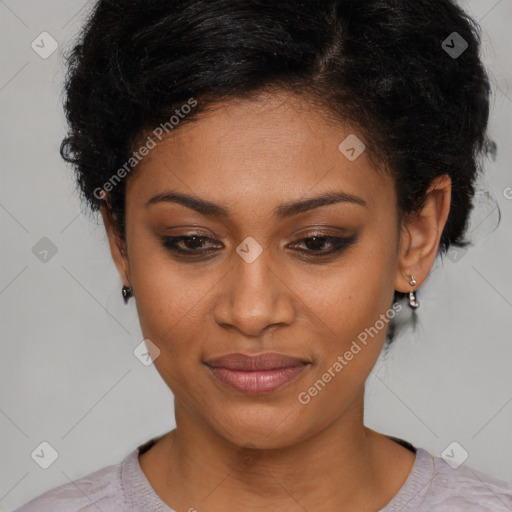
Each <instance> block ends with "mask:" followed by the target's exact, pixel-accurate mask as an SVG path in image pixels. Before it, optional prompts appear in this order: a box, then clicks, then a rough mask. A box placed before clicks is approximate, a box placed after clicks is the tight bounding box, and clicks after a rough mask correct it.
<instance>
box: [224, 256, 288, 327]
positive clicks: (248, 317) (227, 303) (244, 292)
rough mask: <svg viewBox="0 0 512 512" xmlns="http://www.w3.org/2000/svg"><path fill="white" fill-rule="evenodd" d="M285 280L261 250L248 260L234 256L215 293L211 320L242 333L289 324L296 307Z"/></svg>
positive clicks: (282, 274) (282, 273)
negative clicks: (255, 256)
mask: <svg viewBox="0 0 512 512" xmlns="http://www.w3.org/2000/svg"><path fill="white" fill-rule="evenodd" d="M288 280H289V279H288ZM286 281H287V278H286V276H285V275H284V272H279V267H278V266H277V265H276V264H275V262H274V263H273V264H272V263H271V262H270V261H269V259H268V258H267V257H266V255H265V251H263V253H262V254H261V255H260V256H259V257H258V258H257V259H256V261H254V262H252V263H247V262H246V261H244V260H243V259H242V258H238V256H237V258H236V259H235V262H234V267H233V268H232V270H231V272H230V273H229V275H228V276H227V277H226V279H225V280H224V284H223V286H222V288H221V291H220V293H219V296H218V297H217V300H216V304H215V308H214V317H215V321H216V322H217V324H218V325H220V326H222V327H224V328H231V329H237V330H239V331H240V332H241V333H243V334H244V335H246V336H261V334H262V332H263V331H264V330H265V329H267V330H272V329H273V328H275V327H277V326H287V325H291V323H292V322H293V320H294V318H295V315H296V309H295V307H294V303H295V301H294V298H293V296H294V293H293V290H292V289H291V288H290V285H289V283H286Z"/></svg>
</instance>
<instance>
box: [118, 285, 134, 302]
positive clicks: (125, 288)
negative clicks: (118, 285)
mask: <svg viewBox="0 0 512 512" xmlns="http://www.w3.org/2000/svg"><path fill="white" fill-rule="evenodd" d="M121 292H122V294H123V299H124V303H125V304H127V303H128V299H129V298H130V297H133V290H132V288H131V286H126V285H123V288H122V289H121Z"/></svg>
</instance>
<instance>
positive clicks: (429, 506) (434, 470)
mask: <svg viewBox="0 0 512 512" xmlns="http://www.w3.org/2000/svg"><path fill="white" fill-rule="evenodd" d="M417 458H418V463H417V464H416V469H417V470H418V471H416V473H415V479H416V485H415V487H416V489H415V491H416V493H415V494H416V495H415V496H410V498H411V501H410V504H409V505H413V508H411V509H409V508H406V509H405V510H415V512H418V511H421V512H423V511H428V512H441V511H443V512H445V511H447V510H449V511H450V512H463V511H464V512H466V511H467V510H478V511H479V512H510V511H512V484H510V483H508V482H505V481H503V480H499V479H497V478H493V477H491V476H489V475H486V474H484V473H482V472H480V471H477V470H476V469H473V468H472V467H471V466H469V465H466V464H463V465H460V466H458V467H456V465H455V464H452V465H453V466H454V467H452V465H449V464H448V462H446V461H445V460H444V459H443V458H441V457H438V456H435V455H432V454H431V453H429V452H427V451H426V450H424V449H422V448H418V449H417ZM411 490H412V489H411ZM405 510H404V512H405Z"/></svg>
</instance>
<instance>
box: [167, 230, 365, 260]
mask: <svg viewBox="0 0 512 512" xmlns="http://www.w3.org/2000/svg"><path fill="white" fill-rule="evenodd" d="M356 241H357V234H355V235H352V236H349V237H340V236H333V235H329V234H325V233H318V232H317V233H314V234H313V235H312V236H309V237H305V238H301V239H300V240H297V241H296V242H294V243H292V244H289V246H290V247H292V248H296V249H295V250H296V251H297V252H299V253H301V254H302V255H304V256H305V257H308V258H309V257H310V258H322V257H328V256H333V255H335V254H339V253H341V252H342V251H344V250H345V249H347V248H348V247H350V246H351V245H353V244H354V243H355V242H356ZM162 245H163V246H164V247H165V248H166V249H167V250H169V251H171V252H173V253H175V254H176V255H182V256H186V257H190V258H194V257H201V256H205V255H208V254H211V253H214V252H216V251H217V250H219V249H222V247H223V244H222V243H221V242H218V241H217V240H214V239H212V238H209V237H207V236H203V235H198V234H190V235H180V236H166V237H163V238H162ZM208 245H210V247H208ZM212 245H213V246H214V247H213V248H212ZM300 245H303V246H305V247H306V248H305V249H304V248H297V246H300ZM219 246H220V247H219ZM304 256H303V257H304Z"/></svg>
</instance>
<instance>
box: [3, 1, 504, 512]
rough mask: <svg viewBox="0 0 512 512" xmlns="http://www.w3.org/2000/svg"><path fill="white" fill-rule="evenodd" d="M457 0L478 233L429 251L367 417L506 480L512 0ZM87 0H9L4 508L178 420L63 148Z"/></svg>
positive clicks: (371, 385)
mask: <svg viewBox="0 0 512 512" xmlns="http://www.w3.org/2000/svg"><path fill="white" fill-rule="evenodd" d="M462 5H463V7H465V8H466V9H467V10H468V11H469V13H470V14H472V15H473V16H474V17H475V19H477V20H478V21H479V22H480V23H481V25H482V29H483V42H484V48H483V58H484V61H485V63H486V64H487V66H488V68H489V70H490V74H491V79H492V82H493V98H492V118H491V122H490V135H491V136H492V137H493V139H494V140H495V141H496V142H497V144H498V157H497V159H496V161H494V162H492V161H488V162H486V175H485V179H484V180H483V181H482V182H481V184H480V185H481V190H480V191H479V193H478V206H477V208H476V210H475V211H474V213H473V216H472V224H471V228H470V231H471V238H472V239H473V241H474V246H473V247H471V248H470V250H469V251H468V252H464V251H462V252H460V251H459V252H457V251H456V252H453V253H450V257H449V258H446V259H445V260H444V262H441V261H440V260H437V261H436V264H435V266H434V268H433V270H432V272H431V275H430V276H429V278H428V280H427V282H426V283H425V285H424V286H423V287H422V289H421V290H420V293H419V300H420V302H421V307H420V309H419V311H418V314H419V319H420V322H419V324H418V327H417V329H416V331H415V332H413V331H411V330H410V329H406V330H403V331H402V333H401V334H400V336H399V338H398V339H397V340H396V342H395V346H394V349H393V350H392V352H391V354H390V356H389V358H387V360H384V359H383V358H382V357H381V358H380V359H379V361H378V363H377V365H376V367H375V369H374V371H373V372H372V374H371V376H370V378H369V381H368V386H367V406H366V423H367V425H368V426H370V427H371V428H374V429H376V430H378V431H380V432H383V433H386V434H391V435H396V436H399V437H402V438H405V439H407V440H409V441H411V442H412V443H414V444H415V445H417V446H422V447H424V448H426V449H428V450H429V451H431V452H432V453H435V454H436V455H440V454H441V453H442V452H443V450H444V449H445V448H446V447H447V446H448V445H449V444H450V443H451V442H453V441H457V442H458V443H459V444H460V445H461V446H462V447H463V448H464V449H465V450H466V451H467V452H468V453H469V458H468V459H467V461H466V464H467V465H470V466H472V467H473V468H475V469H479V470H480V471H483V472H484V473H487V474H489V475H491V476H494V477H497V478H500V479H503V480H508V481H512V464H511V463H510V461H511V460H512V371H511V363H512V340H511V327H512V323H511V318H512V314H511V313H512V273H511V268H512V267H511V265H510V262H511V261H512V244H511V235H510V233H511V232H512V226H511V223H512V199H511V196H512V188H507V187H512V172H511V162H512V145H511V144H510V134H511V133H512V126H511V124H512V116H511V112H512V74H511V65H510V60H509V59H510V55H511V53H512V41H511V36H510V23H511V21H512V1H511V0H501V1H497V0H472V1H464V2H462ZM89 6H90V2H78V1H75V0H68V1H65V0H48V1H46V2H33V1H28V0H20V1H14V0H5V1H3V0H0V17H1V21H0V27H1V37H2V44H1V47H0V48H1V50H0V51H1V69H2V75H1V79H0V108H1V120H2V132H1V139H0V140H1V151H2V166H1V191H0V222H1V246H2V253H1V254H2V256H1V258H2V259H1V266H0V268H1V275H0V319H1V335H2V336H1V356H2V357H1V367H0V371H1V374H0V375H1V384H2V386H1V397H0V398H1V402H0V429H1V433H2V435H1V437H0V449H1V455H0V457H1V459H0V460H1V464H0V507H1V510H4V511H5V510H12V509H13V508H14V507H16V506H18V505H20V504H22V503H24V502H25V501H27V500H28V499H30V498H32V497H34V496H35V495H37V494H40V493H41V492H43V491H45V490H47V489H49V488H51V487H54V486H56V485H59V484H62V483H66V482H69V481H70V480H72V479H75V478H77V477H79V476H83V475H85V474H87V473H90V472H92V471H95V470H96V469H99V468H100V467H103V466H106V465H109V464H113V463H117V462H119V461H120V460H121V459H122V458H123V457H125V456H126V455H127V453H128V452H129V451H131V450H132V449H134V448H135V446H136V445H137V444H140V443H142V442H144V441H146V440H147V439H149V438H150V437H153V436H155V435H158V434H161V433H163V432H166V431H167V430H169V429H171V428H173V427H174V415H173V408H172V393H171V392H170V391H169V390H168V389H167V388H166V386H165V384H164V383H163V381H162V380H161V379H160V377H159V375H158V374H157V372H156V370H155V368H154V367H153V366H148V367H146V366H144V365H143V364H141V363H140V362H139V360H138V359H136V358H135V357H134V354H133V350H134V348H135V347H136V346H137V345H139V343H140V342H141V340H142V338H143V337H142V334H141V332H140V328H139V325H138V322H137V316H136V310H135V304H134V302H133V300H132V301H130V303H129V305H128V306H124V304H123V301H122V298H121V294H120V288H121V281H120V278H119V276H118V274H117V271H116V269H115V267H114V264H113V262H112V261H111V257H110V253H109V250H108V244H107V240H106V236H105V234H104V230H103V226H102V224H100V223H99V220H100V219H99V218H97V219H94V218H89V217H88V216H87V214H86V211H85V209H84V207H83V206H81V205H80V203H79V201H78V196H77V194H76V193H75V186H74V182H73V175H72V171H71V170H70V169H69V168H67V167H66V166H65V164H64V162H63V161H61V159H60V156H59V154H58V148H59V144H60V141H61V139H62V137H63V135H64V130H65V125H64V119H63V114H62V109H61V93H60V90H61V85H62V80H63V65H62V60H61V55H60V52H61V50H62V49H63V48H65V47H66V46H67V45H68V43H69V41H70V40H71V38H72V36H73V35H74V34H75V33H76V31H77V30H78V28H79V27H80V24H81V22H82V20H83V16H84V14H85V12H86V11H87V10H88V7H89ZM43 31H47V32H49V33H50V34H51V35H52V36H53V38H55V39H56V41H57V42H58V44H59V48H58V50H57V51H56V52H55V53H53V54H52V55H51V56H50V57H49V58H47V59H43V58H41V57H40V56H39V55H38V54H36V53H35V51H34V50H33V49H32V48H31V43H32V41H33V40H34V39H36V38H37V36H39V34H40V33H41V32H43ZM446 31H447V35H448V34H449V33H450V32H451V30H450V27H446ZM507 191H508V193H507ZM486 192H489V193H490V196H489V194H487V193H486ZM507 196H508V197H507ZM497 205H499V207H500V209H501V212H502V220H501V224H500V226H499V228H497V229H495V227H496V222H497V212H498V210H497ZM44 237H46V238H48V239H49V240H51V243H52V244H54V246H55V248H56V250H57V252H56V253H55V254H54V255H52V253H51V252H50V253H49V254H48V256H47V261H46V262H45V261H41V259H40V258H41V257H42V254H39V255H38V254H37V252H38V251H37V250H34V249H33V248H34V246H36V248H37V247H39V245H36V244H38V243H39V244H45V243H46V244H48V241H43V242H40V240H41V239H42V238H44ZM43 441H47V442H48V443H50V444H51V445H52V446H53V447H54V448H55V449H56V450H57V452H58V454H59V456H58V458H57V460H56V461H55V462H54V463H53V464H52V465H51V466H50V467H49V468H48V469H46V470H45V469H42V468H41V467H39V465H37V464H36V463H35V462H34V460H33V459H32V458H31V453H32V452H33V451H34V449H35V448H36V447H38V446H39V444H40V443H41V442H43Z"/></svg>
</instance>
